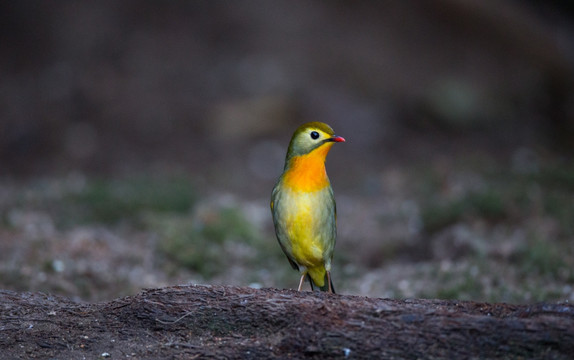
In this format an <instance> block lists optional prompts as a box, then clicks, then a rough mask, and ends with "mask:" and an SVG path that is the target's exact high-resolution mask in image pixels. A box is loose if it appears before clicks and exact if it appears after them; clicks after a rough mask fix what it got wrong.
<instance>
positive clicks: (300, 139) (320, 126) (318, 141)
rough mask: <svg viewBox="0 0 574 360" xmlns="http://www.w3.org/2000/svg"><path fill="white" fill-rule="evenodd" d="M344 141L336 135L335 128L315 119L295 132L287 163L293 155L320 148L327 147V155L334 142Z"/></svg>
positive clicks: (308, 152) (288, 151)
mask: <svg viewBox="0 0 574 360" xmlns="http://www.w3.org/2000/svg"><path fill="white" fill-rule="evenodd" d="M344 141H345V139H344V138H342V137H341V136H337V135H335V132H334V131H333V129H331V127H330V126H329V125H327V124H325V123H322V122H318V121H315V122H310V123H306V124H303V125H301V126H299V127H298V128H297V130H295V133H293V137H292V138H291V142H290V143H289V149H288V150H287V157H286V163H287V162H289V160H290V159H292V158H293V157H296V156H301V155H306V154H310V153H311V152H312V151H314V150H316V149H318V148H325V150H326V151H325V156H326V154H327V151H328V150H329V148H331V146H332V145H333V144H334V143H336V142H344Z"/></svg>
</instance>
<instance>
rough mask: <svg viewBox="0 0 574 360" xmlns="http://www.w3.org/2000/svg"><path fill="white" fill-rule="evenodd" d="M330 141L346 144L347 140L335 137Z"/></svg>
mask: <svg viewBox="0 0 574 360" xmlns="http://www.w3.org/2000/svg"><path fill="white" fill-rule="evenodd" d="M329 140H331V141H334V142H345V138H343V137H342V136H337V135H333V136H332V137H331V138H330V139H329Z"/></svg>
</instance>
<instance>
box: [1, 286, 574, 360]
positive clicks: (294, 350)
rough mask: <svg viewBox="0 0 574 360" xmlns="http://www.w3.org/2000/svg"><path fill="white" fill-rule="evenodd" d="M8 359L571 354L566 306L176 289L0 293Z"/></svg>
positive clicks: (571, 316) (573, 316) (572, 317)
mask: <svg viewBox="0 0 574 360" xmlns="http://www.w3.org/2000/svg"><path fill="white" fill-rule="evenodd" d="M0 306H1V308H0V313H1V315H2V333H3V336H2V339H1V340H0V345H1V346H2V349H3V350H4V352H3V355H0V357H4V356H5V355H6V354H9V358H29V359H30V358H46V357H50V358H84V357H85V358H101V359H106V358H110V359H118V358H137V359H158V358H163V359H165V358H172V359H180V358H186V359H189V358H196V357H210V358H221V359H240V358H241V359H246V358H247V359H261V358H301V357H307V358H314V359H325V358H330V359H332V358H340V359H343V358H354V359H366V358H397V359H409V358H420V357H424V358H427V359H433V358H437V359H438V358H442V359H444V358H469V357H471V358H473V357H478V358H490V359H494V358H505V359H507V358H549V359H567V358H570V356H571V354H572V351H574V338H573V334H572V332H571V331H570V330H571V329H572V326H573V325H574V307H572V306H571V305H569V304H540V305H521V306H519V305H507V304H486V303H476V302H460V301H440V300H390V299H375V298H366V297H358V296H348V295H332V294H326V293H311V292H296V291H292V290H276V289H249V288H236V287H223V286H189V287H188V286H184V287H169V288H163V289H151V290H146V291H143V292H141V293H139V294H137V295H135V296H130V297H125V298H120V299H116V300H114V301H110V302H103V303H97V304H86V303H83V304H82V303H74V302H71V301H70V300H68V299H65V298H61V297H57V296H51V295H45V294H39V293H35V294H32V293H13V292H8V291H2V292H0Z"/></svg>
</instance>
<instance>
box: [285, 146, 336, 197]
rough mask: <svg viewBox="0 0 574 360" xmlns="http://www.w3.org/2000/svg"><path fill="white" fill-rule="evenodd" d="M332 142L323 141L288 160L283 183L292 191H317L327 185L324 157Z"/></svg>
mask: <svg viewBox="0 0 574 360" xmlns="http://www.w3.org/2000/svg"><path fill="white" fill-rule="evenodd" d="M331 146H333V143H325V144H323V145H321V146H320V147H318V148H316V149H315V150H313V151H311V152H310V153H308V154H305V155H300V156H295V157H293V158H291V159H290V160H289V165H288V167H287V170H286V171H285V173H284V175H283V183H284V184H285V185H286V186H287V187H289V188H291V189H292V190H294V191H305V192H310V191H317V190H321V189H323V188H324V187H325V186H328V185H329V178H328V177H327V171H326V170H325V158H326V157H327V153H328V152H329V150H330V149H331Z"/></svg>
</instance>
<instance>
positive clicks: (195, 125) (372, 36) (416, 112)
mask: <svg viewBox="0 0 574 360" xmlns="http://www.w3.org/2000/svg"><path fill="white" fill-rule="evenodd" d="M573 20H574V9H573V7H572V4H571V2H570V1H567V0H562V1H561V0H553V1H534V0H532V1H526V0H524V1H518V0H516V1H510V0H505V1H480V0H434V1H430V0H429V1H419V2H399V1H362V2H354V1H342V0H341V1H318V0H317V1H313V0H309V1H287V0H275V1H264V0H249V1H241V2H229V1H193V2H192V1H169V2H159V1H151V0H150V1H144V0H140V1H135V0H126V1H121V2H118V1H111V0H107V1H77V0H74V1H71V0H70V1H67V0H62V1H57V2H45V1H27V0H24V1H4V2H1V3H0V79H1V81H0V288H3V289H13V290H19V291H43V292H50V293H54V294H60V295H65V296H69V297H72V298H75V299H78V300H86V301H95V300H106V299H112V298H115V297H119V296H124V295H128V294H134V293H136V292H138V291H139V290H141V289H142V288H146V287H159V286H167V285H176V284H187V283H199V284H227V285H237V286H254V287H277V288H294V287H296V286H297V284H298V280H299V276H298V274H297V273H296V272H295V271H293V270H292V269H291V267H290V265H289V264H288V262H287V260H286V259H285V257H284V255H283V254H282V253H281V250H280V248H279V246H278V244H277V242H276V240H275V235H274V232H273V227H272V221H271V217H270V212H269V208H268V206H269V205H268V202H269V197H270V192H271V189H272V187H273V185H274V183H275V180H276V178H277V177H278V176H279V174H280V173H281V171H282V167H283V159H284V156H285V151H286V148H287V144H288V142H289V139H290V137H291V134H292V132H293V131H294V129H295V128H296V127H297V126H298V125H300V124H302V123H304V122H307V121H323V122H326V123H328V124H330V125H331V126H332V127H333V128H334V129H335V132H336V133H337V134H338V135H341V136H344V137H345V138H346V139H347V142H346V143H344V144H339V145H337V146H335V147H334V148H333V150H332V151H331V153H330V155H329V158H328V161H327V167H328V172H329V176H330V178H331V182H332V185H333V187H334V190H335V194H336V196H337V205H338V206H337V208H338V214H339V217H338V224H339V237H338V242H337V248H336V252H335V259H334V282H335V286H336V288H337V290H338V292H339V293H342V294H360V295H367V296H376V297H391V298H408V297H422V298H442V299H453V298H454V299H462V300H465V299H466V300H479V301H493V302H494V301H496V302H498V301H505V302H519V303H523V302H534V301H567V300H574V288H573V286H574V161H573V157H572V155H573V154H574V22H573Z"/></svg>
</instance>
